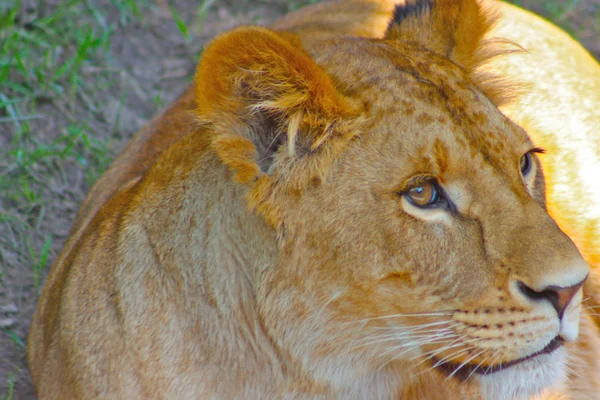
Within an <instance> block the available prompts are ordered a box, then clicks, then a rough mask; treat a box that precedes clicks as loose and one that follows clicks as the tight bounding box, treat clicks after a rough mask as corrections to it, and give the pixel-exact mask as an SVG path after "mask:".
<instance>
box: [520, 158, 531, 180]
mask: <svg viewBox="0 0 600 400" xmlns="http://www.w3.org/2000/svg"><path fill="white" fill-rule="evenodd" d="M529 171H531V154H530V153H525V154H524V155H523V157H521V173H522V174H523V175H527V174H528V173H529Z"/></svg>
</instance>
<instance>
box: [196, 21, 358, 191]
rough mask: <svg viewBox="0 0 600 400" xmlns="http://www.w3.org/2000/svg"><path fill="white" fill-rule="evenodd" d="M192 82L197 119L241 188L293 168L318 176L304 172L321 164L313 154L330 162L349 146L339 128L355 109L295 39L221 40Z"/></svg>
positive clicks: (249, 31)
mask: <svg viewBox="0 0 600 400" xmlns="http://www.w3.org/2000/svg"><path fill="white" fill-rule="evenodd" d="M195 81H196V95H197V100H198V110H197V112H198V116H199V117H200V119H201V120H202V121H203V122H205V123H208V124H210V125H211V126H212V129H213V130H214V132H215V135H214V138H213V142H212V143H213V147H214V148H215V150H216V151H217V153H218V155H219V156H220V157H221V159H222V160H223V162H224V163H225V164H227V165H228V166H229V167H230V168H231V169H232V170H233V171H234V172H235V173H236V175H235V176H236V179H237V181H239V182H243V183H250V182H252V181H255V180H257V179H258V178H259V176H260V175H261V174H273V173H278V174H279V175H280V177H281V175H282V174H284V173H287V174H288V175H291V173H292V172H294V171H293V170H294V169H295V168H296V166H298V165H303V166H304V167H305V168H304V169H303V173H302V174H299V175H301V176H303V177H304V180H307V179H310V178H311V176H310V175H313V174H315V173H317V174H318V173H319V171H317V170H314V171H307V170H306V167H308V168H309V169H310V168H313V169H318V165H317V164H323V163H321V162H319V161H315V158H316V157H317V155H319V154H320V155H321V156H322V155H323V153H326V154H327V155H329V156H331V153H332V149H336V148H337V149H339V148H340V144H342V143H343V142H348V141H349V140H350V139H351V137H350V135H351V133H350V132H348V133H344V129H342V128H341V125H343V121H346V120H349V119H351V118H352V117H353V116H355V115H356V114H357V112H358V107H357V105H356V104H355V103H354V102H353V101H352V100H350V99H348V98H346V97H345V96H343V95H342V94H340V93H339V92H338V90H337V89H336V88H335V86H334V84H333V81H332V80H331V78H330V77H329V76H328V75H327V73H326V72H325V71H323V70H322V69H321V68H320V67H319V66H318V65H317V64H316V63H315V61H314V60H313V59H312V58H311V57H310V55H309V54H308V53H307V52H306V51H305V50H304V49H303V48H302V45H301V43H300V40H299V39H298V37H297V36H296V35H293V34H290V33H283V32H275V31H272V30H269V29H265V28H260V27H243V28H238V29H235V30H233V31H231V32H228V33H226V34H223V35H221V36H219V37H217V38H216V39H215V40H214V41H213V42H212V43H211V44H210V45H209V46H208V48H207V49H206V50H205V52H204V54H203V57H202V60H201V61H200V64H199V66H198V70H197V72H196V77H195ZM321 158H322V157H321ZM307 159H311V160H307ZM321 166H323V165H321ZM299 177H300V176H299ZM284 178H285V177H284ZM283 180H285V179H283ZM296 181H297V180H296Z"/></svg>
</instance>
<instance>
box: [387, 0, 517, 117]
mask: <svg viewBox="0 0 600 400" xmlns="http://www.w3.org/2000/svg"><path fill="white" fill-rule="evenodd" d="M491 3H493V2H491V1H482V0H403V1H401V2H400V4H398V5H396V8H395V10H394V14H393V18H392V20H391V21H390V24H389V26H388V29H387V31H386V34H385V38H386V39H390V40H401V41H408V42H414V43H418V44H419V45H421V46H423V47H425V48H427V49H429V50H433V51H435V52H436V53H439V54H441V55H444V56H446V57H448V58H449V59H450V60H452V61H454V62H455V63H456V64H458V65H460V66H462V67H463V68H464V69H465V70H466V71H467V73H468V74H469V75H471V78H472V79H473V81H474V82H475V83H476V84H477V85H479V86H480V88H481V89H482V90H483V91H484V92H485V93H486V94H487V95H488V97H490V99H491V100H492V101H493V102H494V103H496V105H498V106H500V105H502V104H504V103H506V102H507V101H510V100H512V99H511V96H510V95H509V94H508V93H510V90H515V88H513V87H510V88H509V87H508V86H510V85H509V84H508V83H507V82H503V81H502V80H499V79H498V78H497V77H495V76H491V75H489V74H488V73H486V72H485V70H484V69H483V68H482V66H484V64H485V63H486V62H487V61H489V60H490V59H491V58H493V57H496V56H498V55H502V54H506V53H511V52H515V51H520V50H522V48H520V47H519V46H518V45H516V44H514V43H512V42H510V41H507V40H503V39H497V38H496V39H489V38H487V35H488V33H489V32H490V31H491V30H492V28H493V27H494V26H495V25H496V23H497V22H498V20H499V18H500V14H499V12H498V10H497V8H496V7H494V5H493V4H491ZM508 89H510V90H508Z"/></svg>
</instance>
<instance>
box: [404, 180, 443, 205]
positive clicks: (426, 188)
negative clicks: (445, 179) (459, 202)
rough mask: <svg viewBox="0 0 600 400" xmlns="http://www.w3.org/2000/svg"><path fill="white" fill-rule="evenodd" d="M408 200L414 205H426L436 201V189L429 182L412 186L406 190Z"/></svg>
mask: <svg viewBox="0 0 600 400" xmlns="http://www.w3.org/2000/svg"><path fill="white" fill-rule="evenodd" d="M407 196H408V198H409V200H410V201H411V202H412V203H413V204H414V205H416V206H419V207H427V206H431V205H433V204H435V203H437V202H438V190H437V188H436V187H435V185H434V184H433V183H431V182H427V183H423V184H420V185H417V186H413V187H412V188H410V189H409V190H408V192H407Z"/></svg>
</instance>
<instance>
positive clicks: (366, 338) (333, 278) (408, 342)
mask: <svg viewBox="0 0 600 400" xmlns="http://www.w3.org/2000/svg"><path fill="white" fill-rule="evenodd" d="M332 46H335V47H336V49H337V50H338V51H339V53H337V54H340V56H339V58H337V56H335V55H333V56H332V55H327V56H323V57H322V58H319V56H318V55H317V56H316V59H317V60H318V61H320V60H323V61H322V62H323V64H324V65H325V68H326V70H327V71H328V72H329V73H330V74H332V75H333V77H334V79H336V80H337V81H339V82H342V85H344V84H347V85H348V86H351V87H352V93H353V94H354V95H355V96H356V97H357V98H359V99H360V101H361V102H362V103H366V104H369V105H370V107H369V108H368V110H367V111H366V114H365V115H364V118H362V119H361V123H360V124H358V125H356V126H355V127H353V129H354V130H355V131H357V132H358V134H357V138H356V139H355V140H354V141H353V142H352V143H351V144H350V145H349V148H348V149H347V150H346V151H345V153H344V154H343V156H342V157H341V158H340V159H339V161H338V162H337V164H336V166H335V167H334V170H333V171H332V172H331V175H330V176H329V177H328V178H326V179H323V180H320V181H318V183H314V184H312V185H310V186H309V187H308V188H307V189H306V190H305V191H304V192H303V193H302V195H301V196H297V197H293V196H290V197H288V198H286V206H285V210H284V212H283V213H284V216H283V220H284V224H285V229H284V231H283V234H282V237H281V240H280V243H279V246H280V251H281V254H282V256H281V258H280V261H279V263H278V265H277V267H276V268H275V269H273V270H272V271H270V273H269V274H266V276H265V281H264V284H263V285H262V287H263V288H264V293H263V295H264V297H265V298H264V302H265V304H267V306H266V307H265V309H268V310H270V311H269V312H266V314H267V315H266V323H267V324H268V326H269V328H270V329H271V330H272V331H273V332H274V333H273V336H274V337H278V338H280V341H281V345H282V347H284V348H286V349H288V350H289V351H290V352H292V353H293V354H294V356H295V357H298V358H301V359H304V360H305V367H306V368H308V369H313V370H317V371H318V372H322V373H323V374H325V373H326V372H325V370H323V371H319V368H340V369H343V368H347V367H344V366H348V365H351V366H352V367H351V368H357V364H358V365H359V366H360V368H362V369H372V370H380V369H382V368H385V366H386V365H388V364H394V363H403V364H404V368H406V369H407V370H408V371H410V373H412V374H418V373H420V372H422V371H423V370H427V369H430V368H433V369H434V370H437V371H440V372H441V373H442V374H444V375H446V376H452V377H456V378H457V379H459V380H462V381H467V380H470V381H473V380H477V379H481V381H482V382H484V383H486V385H484V390H487V391H489V392H491V393H494V394H495V395H496V396H497V395H498V393H502V392H501V389H502V390H508V391H511V392H512V393H511V394H510V395H509V397H512V396H515V395H517V394H532V393H536V392H538V391H539V390H540V389H541V388H544V387H545V386H547V385H548V384H551V383H552V382H555V381H556V380H558V379H559V378H562V377H563V376H564V374H565V371H564V357H565V351H564V349H563V348H562V347H561V345H562V344H563V343H564V342H565V341H571V340H574V339H575V338H576V336H577V332H578V320H579V310H580V300H581V291H580V290H578V289H579V288H580V286H581V284H582V283H583V281H584V279H585V278H586V275H587V267H586V265H585V263H584V262H583V260H582V259H581V258H580V256H579V253H578V252H577V250H576V248H575V246H574V245H573V244H572V243H571V241H570V240H569V239H568V238H567V237H566V236H565V235H564V234H563V233H562V232H561V231H560V230H559V228H558V227H557V226H556V225H555V223H554V222H553V221H552V219H551V218H550V217H549V216H548V215H547V214H546V211H545V209H544V206H545V204H544V185H543V176H542V172H541V170H540V168H539V161H538V158H537V155H536V153H537V152H538V151H539V150H538V149H536V148H535V147H534V145H533V144H532V143H531V141H530V140H529V139H528V137H527V135H526V134H525V133H524V132H523V131H522V130H521V129H520V128H519V127H517V126H516V125H514V124H513V123H512V122H511V121H509V120H508V119H507V118H505V117H504V116H503V115H502V114H501V113H500V112H498V111H497V109H496V108H495V106H494V105H493V104H492V103H491V102H490V101H489V100H487V99H486V98H485V96H484V95H483V94H481V92H480V91H479V90H478V89H477V88H476V87H474V86H473V85H472V84H471V83H469V81H468V80H467V79H466V78H465V76H464V72H463V71H461V69H460V68H459V67H457V66H456V65H454V64H452V63H450V62H448V61H447V60H444V59H443V58H441V57H438V56H436V55H435V54H433V53H422V52H421V53H417V54H414V53H415V52H414V51H411V49H410V48H409V47H401V46H400V47H399V46H397V45H396V46H387V47H385V48H384V49H383V50H382V49H381V43H377V44H376V45H374V43H371V42H367V41H365V42H361V43H356V42H336V43H335V44H332ZM345 46H347V47H349V48H348V49H347V51H348V52H350V51H351V49H352V50H354V51H355V52H356V53H358V54H361V57H364V58H365V60H369V63H366V62H361V61H363V60H353V62H352V63H351V64H350V63H348V62H344V57H343V54H345V52H344V50H346V49H344V47H345ZM357 47H359V48H358V49H357ZM323 52H324V53H325V54H334V53H335V52H333V51H331V49H327V48H325V49H323ZM407 53H409V54H411V59H410V60H406V59H405V58H404V59H403V55H406V54H407ZM355 61H356V62H355ZM365 64H367V65H368V67H365ZM330 66H331V67H330ZM376 75H378V76H379V77H380V79H379V80H378V81H376V82H373V80H372V79H371V77H372V76H376ZM349 77H351V79H349ZM281 315H285V316H286V318H284V319H282V318H281ZM290 321H292V326H294V329H290V327H289V326H290ZM332 358H333V359H337V360H338V363H337V364H335V367H334V366H332V365H331V364H329V363H323V365H320V363H319V361H318V360H331V359H332ZM367 366H368V367H367ZM318 372H316V373H318ZM507 384H509V385H508V386H507ZM504 393H507V392H504ZM507 394H508V393H507ZM507 398H508V397H507Z"/></svg>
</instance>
